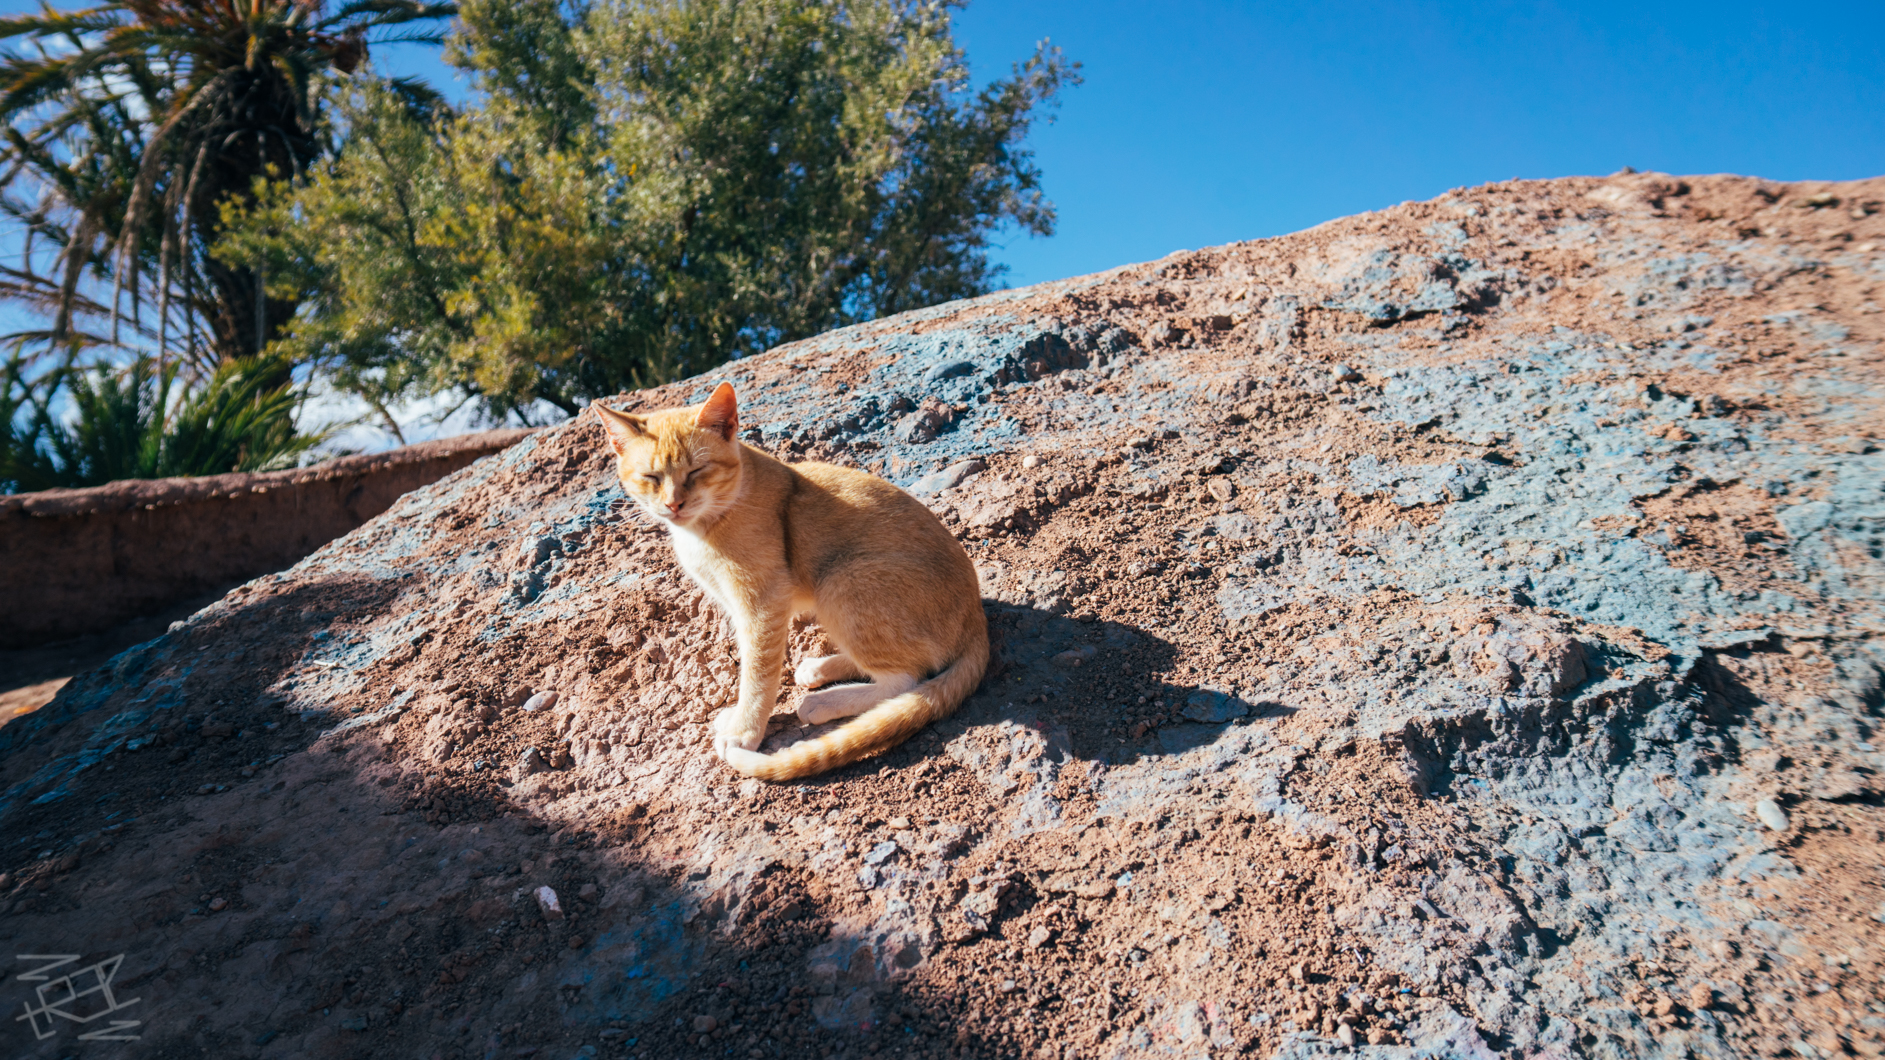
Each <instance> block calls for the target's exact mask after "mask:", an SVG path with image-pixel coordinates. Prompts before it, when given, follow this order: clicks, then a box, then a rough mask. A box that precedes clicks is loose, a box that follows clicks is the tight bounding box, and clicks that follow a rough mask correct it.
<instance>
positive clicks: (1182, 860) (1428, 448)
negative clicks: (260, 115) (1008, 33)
mask: <svg viewBox="0 0 1885 1060" xmlns="http://www.w3.org/2000/svg"><path fill="white" fill-rule="evenodd" d="M1881 243H1885V180H1873V181H1865V182H1858V183H1851V184H1835V185H1822V184H1809V185H1779V184H1773V183H1768V182H1763V181H1759V180H1752V179H1744V178H1738V177H1701V178H1687V179H1677V178H1672V177H1667V176H1660V175H1654V174H1628V175H1618V176H1615V177H1611V178H1606V179H1567V180H1558V181H1548V182H1514V183H1509V184H1497V185H1490V186H1486V187H1480V188H1472V189H1465V190H1461V191H1458V192H1455V193H1452V194H1449V195H1447V196H1444V197H1442V198H1440V199H1438V200H1435V201H1432V202H1426V203H1407V204H1403V205H1401V206H1398V207H1395V208H1393V209H1389V210H1384V211H1381V212H1379V213H1373V214H1366V215H1362V216H1358V217H1351V218H1345V219H1342V220H1338V221H1332V222H1330V223H1328V224H1325V225H1322V226H1319V227H1317V228H1314V229H1311V230H1309V231H1307V232H1302V233H1298V234H1295V235H1291V236H1286V237H1282V238H1277V239H1270V240H1263V241H1258V242H1252V243H1243V244H1235V245H1231V246H1227V247H1220V248H1215V249H1211V250H1203V251H1196V252H1185V253H1179V254H1175V255H1172V256H1171V257H1168V258H1166V259H1163V260H1161V261H1157V262H1153V263H1150V264H1146V265H1137V266H1130V267H1126V268H1122V269H1118V270H1115V271H1112V272H1108V273H1103V274H1099V275H1095V276H1088V277H1083V278H1080V279H1076V280H1069V281H1065V282H1061V283H1053V284H1045V285H1041V286H1037V287H1032V288H1027V289H1024V290H1018V291H1011V292H1004V293H1002V294H999V295H993V296H990V297H987V298H983V299H979V300H976V301H973V302H966V303H957V304H952V305H946V306H941V307H937V308H935V309H931V310H927V311H923V312H919V313H912V314H907V315H904V316H900V317H896V318H893V319H889V320H884V321H879V322H876V323H873V324H869V325H864V326H860V327H856V328H851V329H848V330H845V331H840V332H834V333H831V334H828V335H824V336H820V337H819V338H816V339H812V340H809V341H806V342H802V343H797V344H794V345H791V346H787V347H784V348H781V349H778V350H775V351H773V352H772V353H770V354H768V355H766V356H764V357H760V358H756V359H753V360H750V361H742V362H739V363H737V364H735V365H730V366H728V367H726V368H724V369H722V370H719V371H716V372H714V373H711V374H710V375H708V376H703V377H701V378H697V379H692V380H688V381H686V382H685V383H681V384H676V385H673V386H669V387H665V388H662V389H660V390H655V391H649V392H644V393H637V394H632V395H627V396H626V398H625V402H626V405H627V406H630V407H638V408H656V407H661V406H664V405H669V404H675V403H680V402H685V401H691V400H698V399H699V398H701V397H703V396H704V395H705V394H706V392H707V390H708V388H709V386H710V385H711V384H713V383H715V382H717V381H719V380H721V379H727V380H731V381H732V382H733V383H734V384H735V385H736V386H737V387H738V388H739V391H740V393H741V395H742V398H743V400H744V403H745V412H746V416H747V420H748V423H749V430H748V434H747V437H748V439H749V440H750V441H751V442H752V443H753V444H755V445H757V446H760V447H763V448H765V449H768V450H771V451H774V452H777V453H780V454H783V455H786V456H787V457H789V458H795V459H824V460H834V461H840V462H844V463H850V464H856V465H861V466H865V467H868V468H871V469H873V470H876V471H878V472H879V473H880V474H883V475H884V476H886V477H888V478H890V479H892V480H894V481H896V482H897V483H899V484H901V485H904V486H905V487H907V488H909V489H911V490H912V491H913V492H916V493H918V494H919V495H921V496H922V497H924V499H925V500H926V501H927V502H928V503H929V504H930V505H931V506H932V507H933V508H934V509H935V510H936V511H937V512H938V513H940V514H942V515H943V517H944V518H945V520H946V521H947V522H948V523H949V525H950V526H952V527H954V528H956V529H957V530H958V531H959V533H960V535H961V537H962V538H963V539H964V540H965V541H966V542H968V544H969V549H970V552H971V555H973V556H974V558H975V560H976V563H977V565H978V567H979V568H980V570H981V571H982V574H983V578H984V586H985V589H984V593H985V596H986V598H987V609H988V613H989V616H990V619H991V628H992V630H993V631H994V633H995V635H996V637H997V640H998V650H999V659H998V662H997V664H996V666H995V667H994V668H993V669H992V670H991V674H990V676H989V678H988V679H987V681H986V682H985V684H984V685H983V687H982V689H981V690H980V691H979V692H978V693H977V694H976V695H975V696H974V698H972V699H971V700H970V701H969V702H968V703H967V704H965V705H964V707H963V708H962V710H961V711H960V712H959V713H958V714H957V715H956V716H955V717H953V718H951V719H950V720H948V721H947V722H945V723H942V724H940V725H937V726H935V727H934V728H933V729H932V730H931V731H928V732H926V733H924V734H923V735H921V736H920V737H918V738H917V739H915V740H913V741H912V742H910V743H909V744H907V745H905V746H903V747H901V748H899V749H897V750H896V751H894V752H891V753H889V754H886V755H884V756H882V757H880V758H877V759H873V760H870V761H867V762H863V763H859V764H857V765H854V766H851V767H848V768H846V769H844V770H841V771H839V772H837V773H834V774H831V775H829V776H827V777H823V778H819V779H817V780H815V781H812V782H808V783H803V784H797V785H791V786H766V785H761V784H759V783H757V782H753V781H741V780H740V779H739V778H738V777H737V776H735V775H734V774H732V773H731V772H729V771H728V770H726V769H724V768H722V767H721V766H720V765H719V764H718V763H717V762H716V761H715V760H714V759H713V758H712V756H711V754H710V753H709V737H708V734H707V727H706V721H707V718H708V717H709V715H710V714H711V712H712V711H714V710H715V709H716V708H717V707H718V706H720V705H721V704H722V703H723V702H724V701H725V700H726V699H727V698H728V696H729V695H730V694H731V691H732V677H733V660H734V648H733V646H732V644H731V642H730V640H729V639H727V638H726V637H725V636H724V634H723V630H722V626H721V621H720V619H719V617H718V616H717V615H715V614H714V613H713V612H712V611H711V610H710V609H709V608H708V607H707V606H706V604H705V602H704V601H703V599H702V598H701V596H700V594H699V593H697V592H695V591H694V590H693V589H691V588H690V586H689V585H688V583H687V582H686V581H685V580H684V579H683V578H682V577H681V576H680V574H679V572H678V570H677V568H676V567H675V565H674V563H673V562H672V560H671V558H670V555H669V552H668V548H667V545H666V543H665V539H664V537H663V536H662V534H660V533H659V532H658V531H656V530H654V529H652V528H651V527H649V526H648V525H646V524H644V523H642V522H641V521H640V520H639V519H638V518H637V517H636V516H635V515H634V514H633V513H632V512H631V511H630V510H629V508H628V506H627V505H626V503H625V502H624V501H623V499H622V497H621V493H620V491H619V490H618V489H617V488H616V486H615V485H614V483H613V482H612V479H611V471H612V469H611V466H610V461H609V460H608V459H607V458H606V457H605V452H604V449H603V446H602V443H601V438H600V431H599V429H598V428H597V427H596V425H595V424H594V423H592V422H590V421H589V420H587V419H584V420H579V421H577V422H575V423H571V424H567V425H565V426H563V427H560V428H556V429H553V430H548V431H544V432H541V433H539V434H537V435H534V436H533V437H531V438H530V439H527V440H525V441H524V442H522V443H520V444H518V445H516V446H514V447H513V448H511V449H509V450H507V451H506V452H504V453H503V454H501V455H499V456H495V457H491V458H488V459H485V460H483V461H481V462H479V463H477V464H475V465H473V466H472V467H470V468H467V469H465V470H463V471H460V472H458V473H456V474H455V475H453V476H451V477H449V478H447V479H444V480H442V481H441V482H439V483H437V484H436V485H433V486H431V487H428V488H426V489H423V490H421V491H419V492H417V493H413V494H410V495H408V496H407V497H406V498H405V499H404V500H403V501H401V502H400V503H399V504H398V505H396V506H395V507H394V508H393V509H392V510H390V511H388V512H387V513H386V514H384V515H382V516H380V517H378V518H377V519H375V520H373V521H372V522H371V523H369V524H367V525H366V526H364V527H362V528H360V529H359V530H357V531H355V532H354V533H352V534H350V535H348V536H346V537H344V538H342V539H340V540H338V541H336V542H334V543H333V544H332V545H330V546H328V547H326V548H324V549H322V550H321V551H319V552H318V553H316V554H314V555H312V556H310V557H309V558H308V559H307V560H305V561H303V562H302V563H300V564H298V565H297V566H295V567H294V568H293V569H292V570H289V571H287V572H285V573H282V574H278V575H274V576H270V577H266V578H261V579H258V580H256V581H255V582H252V583H250V584H248V585H246V586H244V587H243V588H241V589H239V590H237V591H235V592H233V593H231V594H230V595H229V596H227V597H226V598H224V599H223V600H221V601H220V602H218V603H216V604H215V605H213V606H211V607H209V608H207V609H205V610H203V611H202V612H200V613H199V614H197V615H195V616H194V617H192V618H190V619H189V620H188V621H186V622H182V623H179V624H177V625H176V626H175V627H173V628H172V629H171V630H170V632H169V633H168V634H167V635H165V636H163V637H160V638H158V639H156V640H154V641H151V642H149V643H147V644H144V645H142V646H140V647H138V648H135V649H133V650H131V651H129V652H127V653H125V654H124V655H122V656H120V657H118V658H117V659H115V660H114V661H113V662H112V663H111V665H110V666H108V667H106V668H104V669H101V670H99V671H96V672H93V673H89V674H85V675H81V676H80V677H79V678H77V679H75V680H74V681H73V682H71V684H69V685H68V686H67V687H66V688H65V689H64V690H62V691H61V693H60V695H59V698H58V699H57V700H56V701H55V702H54V703H53V704H52V705H51V706H49V707H47V708H46V709H44V710H42V711H41V712H39V713H38V714H35V715H32V716H29V717H28V718H26V719H23V720H21V721H17V722H14V723H13V724H11V725H8V726H6V727H5V728H4V729H0V771H3V772H0V783H3V784H4V791H5V796H4V802H3V803H0V836H4V837H6V838H5V840H4V843H5V846H4V848H3V849H4V858H3V859H0V869H4V870H5V875H4V876H0V894H4V895H5V896H6V898H5V901H6V903H7V904H6V906H5V910H6V915H5V916H4V917H0V937H4V938H5V939H6V940H7V941H8V943H9V944H10V945H11V946H12V947H13V950H12V952H16V953H26V952H32V953H81V952H82V953H83V954H84V955H85V958H84V959H85V961H86V962H88V963H89V962H95V961H98V960H103V959H105V958H109V957H112V956H114V955H117V954H122V955H123V958H124V959H123V964H122V966H121V967H120V968H119V969H118V972H117V982H116V984H115V990H116V994H115V996H116V997H117V998H118V999H119V1000H120V1001H121V1002H122V1001H123V999H126V998H131V997H136V998H138V999H139V1001H138V1003H137V1004H136V1005H135V1006H131V1007H128V1008H127V1009H125V1010H122V1011H120V1012H119V1013H116V1014H114V1015H113V1016H112V1017H111V1018H112V1019H127V1020H138V1021H140V1024H139V1026H137V1027H136V1028H133V1029H131V1031H129V1032H128V1033H135V1034H138V1035H140V1042H141V1045H139V1046H135V1047H133V1046H125V1048H127V1049H137V1050H138V1052H137V1055H148V1056H184V1055H191V1056H195V1055H203V1054H205V1053H207V1054H209V1055H216V1056H230V1057H237V1056H243V1057H271V1058H272V1057H303V1056H306V1057H358V1056H372V1057H381V1056H384V1057H410V1056H428V1055H430V1056H439V1057H497V1056H532V1055H534V1056H538V1057H555V1058H557V1060H567V1058H570V1057H575V1056H603V1057H624V1056H640V1057H650V1058H652V1057H662V1058H667V1057H688V1056H701V1057H706V1056H714V1057H722V1056H734V1057H754V1058H760V1057H812V1056H818V1057H824V1056H836V1057H847V1058H848V1057H864V1056H874V1057H912V1058H943V1057H951V1058H954V1057H978V1058H986V1057H1052V1058H1056V1060H1071V1058H1076V1057H1078V1058H1089V1057H1093V1058H1100V1057H1143V1056H1169V1057H1203V1056H1230V1055H1241V1054H1245V1053H1248V1054H1252V1055H1261V1056H1289V1057H1308V1056H1320V1055H1325V1054H1332V1053H1346V1052H1355V1053H1360V1054H1363V1055H1368V1056H1376V1057H1383V1058H1387V1057H1414V1056H1431V1055H1446V1056H1464V1057H1485V1056H1491V1055H1495V1054H1497V1055H1515V1056H1538V1055H1547V1056H1557V1057H1569V1056H1593V1057H1639V1056H1656V1057H1662V1056H1667V1057H1672V1058H1673V1057H1683V1056H1689V1055H1695V1056H1720V1057H1728V1056H1750V1055H1756V1054H1761V1055H1774V1054H1777V1053H1779V1052H1780V1051H1782V1050H1791V1052H1792V1053H1793V1054H1794V1055H1797V1056H1801V1057H1831V1056H1834V1055H1839V1054H1842V1053H1844V1052H1848V1051H1850V1052H1855V1053H1857V1054H1859V1055H1869V1056H1877V1055H1880V1052H1881V1050H1882V1049H1885V993H1882V992H1881V986H1880V983H1881V980H1885V923H1881V921H1882V920H1885V807H1882V806H1881V796H1885V782H1882V781H1881V779H1880V773H1879V771H1880V769H1881V766H1885V760H1882V759H1881V755H1880V752H1879V748H1878V744H1877V743H1876V742H1875V741H1877V739H1878V738H1879V737H1878V735H1877V729H1878V727H1879V726H1880V724H1881V720H1880V719H1881V713H1885V706H1882V703H1885V692H1882V690H1881V672H1882V671H1885V640H1882V639H1881V638H1882V637H1885V613H1882V612H1881V603H1882V601H1885V559H1882V558H1881V555H1882V553H1881V549H1882V548H1885V454H1881V453H1880V452H1879V446H1880V443H1879V441H1878V439H1879V438H1880V432H1881V431H1882V430H1885V402H1881V398H1880V395H1881V394H1885V378H1882V377H1881V376H1882V371H1881V370H1882V369H1885V347H1882V345H1881V343H1882V342H1885V314H1881V313H1880V302H1882V301H1885V253H1881V251H1880V244H1881ZM819 639H820V637H819V631H818V629H817V628H816V627H815V626H807V627H805V628H803V629H802V630H800V631H799V632H798V633H797V634H796V635H795V642H794V653H793V654H794V658H796V657H797V656H798V655H800V654H803V653H804V652H807V651H813V650H816V648H817V647H818V642H819ZM546 693H554V696H551V695H547V694H546ZM795 694H796V693H794V695H795ZM793 698H794V697H793V696H787V697H786V698H785V699H784V701H782V702H781V704H780V707H779V711H780V713H778V714H777V715H776V716H775V719H774V723H775V724H774V729H775V733H774V735H773V737H772V740H773V741H774V742H784V741H790V740H793V739H797V738H800V737H801V736H802V735H803V730H802V729H800V728H799V727H798V726H797V725H796V722H795V720H794V715H793V714H792V709H793V708H792V702H793ZM22 970H30V969H24V968H23V969H22ZM68 970H69V969H68ZM52 974H53V975H55V976H56V975H59V974H64V972H55V973H52ZM8 989H9V990H11V991H13V994H14V995H16V996H11V997H10V999H9V1003H12V1004H19V1003H21V1002H24V1001H27V1000H29V999H31V998H32V996H33V995H32V994H31V993H30V992H29V990H28V986H27V984H24V983H21V982H20V981H18V980H17V979H9V982H8ZM97 1025H98V1024H93V1026H97ZM13 1026H14V1027H15V1030H13V1031H9V1032H7V1033H9V1034H12V1035H13V1038H12V1039H10V1040H9V1046H10V1049H11V1052H12V1053H13V1055H20V1056H43V1057H48V1058H50V1057H56V1056H64V1055H67V1053H69V1052H70V1051H71V1050H72V1048H73V1039H74V1038H75V1037H76V1035H77V1034H78V1033H80V1031H81V1030H83V1028H78V1027H76V1025H71V1024H61V1025H59V1026H57V1027H55V1028H54V1029H55V1030H56V1032H57V1033H56V1035H55V1036H54V1037H50V1038H47V1039H44V1040H35V1039H34V1038H32V1037H31V1036H30V1035H29V1034H27V1032H26V1030H24V1029H23V1028H26V1027H27V1026H28V1024H27V1023H23V1022H16V1023H15V1024H13ZM87 1055H89V1054H87ZM125 1055H132V1054H131V1053H126V1054H125Z"/></svg>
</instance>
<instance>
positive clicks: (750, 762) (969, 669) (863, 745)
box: [726, 635, 988, 780]
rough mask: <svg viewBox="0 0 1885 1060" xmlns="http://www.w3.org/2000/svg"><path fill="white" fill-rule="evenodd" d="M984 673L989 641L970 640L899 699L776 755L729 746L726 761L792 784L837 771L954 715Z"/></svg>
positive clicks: (746, 771)
mask: <svg viewBox="0 0 1885 1060" xmlns="http://www.w3.org/2000/svg"><path fill="white" fill-rule="evenodd" d="M987 669H988V637H987V636H986V635H983V636H979V637H975V638H973V642H972V643H971V644H970V645H969V649H968V651H966V652H964V653H963V654H962V656H961V657H960V658H958V659H956V661H955V662H953V663H950V664H949V668H948V669H946V670H944V671H943V672H942V673H939V674H937V675H936V676H935V677H932V678H930V679H929V680H927V681H925V682H923V683H922V684H920V685H917V686H916V687H915V688H912V689H911V690H909V691H908V692H905V693H903V694H902V695H900V696H892V697H891V698H889V699H886V700H884V701H883V702H882V703H879V704H877V705H876V706H874V707H872V708H871V709H869V710H867V711H865V712H864V713H862V714H859V715H858V716H857V717H855V718H852V719H851V720H850V721H848V722H846V723H845V724H844V725H843V726H842V727H840V728H838V729H835V730H833V731H831V732H828V733H826V734H824V735H823V736H820V737H818V738H816V739H812V740H801V741H799V742H798V743H795V744H793V745H792V746H790V747H786V748H783V749H782V750H780V751H779V752H778V753H777V754H769V755H763V754H760V753H759V752H757V751H745V750H741V749H739V748H733V749H731V750H730V751H728V752H727V757H726V762H727V764H728V765H730V766H732V767H733V768H734V769H736V770H738V771H740V772H741V773H744V774H745V775H747V776H749V777H758V778H760V779H761V780H794V779H797V778H799V777H809V776H812V775H813V774H815V773H823V772H825V771H826V770H828V769H836V768H838V767H839V766H841V765H845V764H846V763H849V762H855V761H857V760H858V759H860V758H868V757H870V756H871V755H874V754H877V753H879V752H881V751H888V750H889V749H891V748H892V747H895V746H897V745H898V744H900V743H902V742H903V741H905V740H907V739H909V738H910V737H912V736H914V735H916V733H917V731H918V730H919V729H921V728H922V727H923V726H925V725H928V724H929V723H930V722H932V721H936V720H937V719H939V718H946V717H948V716H949V715H950V714H952V713H954V712H955V709H956V707H957V706H958V705H959V704H961V702H962V701H963V700H965V699H967V698H969V694H970V693H971V692H974V691H975V686H976V685H978V684H980V683H981V682H982V674H983V672H984V671H986V670H987Z"/></svg>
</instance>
